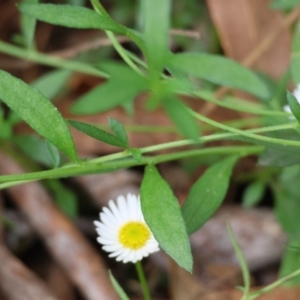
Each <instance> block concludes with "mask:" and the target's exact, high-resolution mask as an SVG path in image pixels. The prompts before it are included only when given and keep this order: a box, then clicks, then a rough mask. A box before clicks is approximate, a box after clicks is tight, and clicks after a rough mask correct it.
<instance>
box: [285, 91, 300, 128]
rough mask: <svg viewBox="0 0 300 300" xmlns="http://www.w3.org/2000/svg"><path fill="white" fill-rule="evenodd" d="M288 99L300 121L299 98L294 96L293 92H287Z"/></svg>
mask: <svg viewBox="0 0 300 300" xmlns="http://www.w3.org/2000/svg"><path fill="white" fill-rule="evenodd" d="M287 101H288V103H289V107H290V109H291V111H292V113H293V115H294V116H295V118H296V119H297V121H298V122H300V104H299V102H298V100H297V98H296V97H295V96H294V94H293V93H290V92H287Z"/></svg>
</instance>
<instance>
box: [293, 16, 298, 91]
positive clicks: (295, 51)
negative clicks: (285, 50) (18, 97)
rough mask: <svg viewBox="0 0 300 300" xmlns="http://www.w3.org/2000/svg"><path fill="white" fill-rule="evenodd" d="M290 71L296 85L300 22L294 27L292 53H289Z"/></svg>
mask: <svg viewBox="0 0 300 300" xmlns="http://www.w3.org/2000/svg"><path fill="white" fill-rule="evenodd" d="M291 73H292V78H293V81H294V83H295V84H296V85H298V84H299V83H300V22H298V23H297V24H296V26H295V28H294V33H293V43H292V55H291Z"/></svg>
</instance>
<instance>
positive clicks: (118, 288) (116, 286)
mask: <svg viewBox="0 0 300 300" xmlns="http://www.w3.org/2000/svg"><path fill="white" fill-rule="evenodd" d="M108 275H109V279H110V281H111V283H112V285H113V287H114V289H115V291H116V292H117V294H118V295H119V297H120V299H121V300H130V299H129V298H128V296H127V295H126V293H125V292H124V290H123V289H122V287H121V286H120V285H119V283H118V282H117V280H116V279H115V277H114V276H113V275H112V273H111V271H110V270H109V271H108Z"/></svg>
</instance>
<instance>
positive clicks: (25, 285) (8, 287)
mask: <svg viewBox="0 0 300 300" xmlns="http://www.w3.org/2000/svg"><path fill="white" fill-rule="evenodd" d="M0 261H1V268H0V289H1V293H2V294H3V296H5V299H8V300H23V299H30V300H41V299H43V300H57V298H56V297H55V296H53V295H52V293H51V292H50V291H49V289H48V287H47V286H46V285H45V283H44V282H42V281H41V280H40V279H39V278H38V277H37V276H36V275H34V274H33V273H32V272H31V271H29V270H28V269H27V267H25V266H24V265H23V263H22V262H21V261H19V260H18V259H17V258H16V257H14V256H13V255H12V254H11V253H10V252H9V250H8V249H7V248H6V247H5V246H3V245H1V244H0Z"/></svg>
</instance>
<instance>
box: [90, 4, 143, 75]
mask: <svg viewBox="0 0 300 300" xmlns="http://www.w3.org/2000/svg"><path fill="white" fill-rule="evenodd" d="M91 3H92V5H93V7H94V10H95V11H96V12H97V13H99V14H100V15H104V16H106V17H108V18H110V15H109V14H108V13H107V11H106V10H105V9H104V7H103V6H102V4H101V2H100V1H98V0H91ZM105 33H106V35H107V37H108V38H109V39H110V41H111V43H112V45H113V47H114V48H115V50H116V51H117V52H118V53H119V55H120V56H121V57H122V59H123V60H124V61H125V62H126V63H127V65H128V66H129V67H130V68H132V69H133V70H134V71H135V72H137V73H138V74H140V75H144V74H143V73H142V71H141V70H140V69H139V68H138V67H137V66H136V65H135V64H134V62H133V61H132V60H131V58H130V57H129V56H128V54H127V51H126V50H125V49H124V48H123V46H122V45H121V44H120V43H119V41H118V40H117V38H116V37H115V35H114V33H113V32H111V31H107V30H106V31H105Z"/></svg>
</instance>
